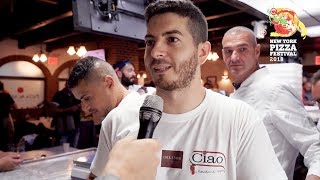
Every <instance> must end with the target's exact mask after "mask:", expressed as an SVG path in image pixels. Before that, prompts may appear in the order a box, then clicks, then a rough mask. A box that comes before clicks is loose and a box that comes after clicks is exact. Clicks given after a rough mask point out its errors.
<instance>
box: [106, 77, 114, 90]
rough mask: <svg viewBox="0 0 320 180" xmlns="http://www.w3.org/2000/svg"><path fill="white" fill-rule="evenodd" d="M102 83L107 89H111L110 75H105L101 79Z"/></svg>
mask: <svg viewBox="0 0 320 180" xmlns="http://www.w3.org/2000/svg"><path fill="white" fill-rule="evenodd" d="M103 83H104V85H105V86H106V87H107V88H111V87H113V86H114V79H113V77H111V76H110V75H106V76H104V77H103Z"/></svg>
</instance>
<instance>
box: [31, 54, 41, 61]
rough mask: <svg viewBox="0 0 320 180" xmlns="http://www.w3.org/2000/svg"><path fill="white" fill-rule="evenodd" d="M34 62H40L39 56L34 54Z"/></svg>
mask: <svg viewBox="0 0 320 180" xmlns="http://www.w3.org/2000/svg"><path fill="white" fill-rule="evenodd" d="M32 60H33V61H34V62H38V61H39V60H40V57H39V55H38V54H34V55H33V57H32Z"/></svg>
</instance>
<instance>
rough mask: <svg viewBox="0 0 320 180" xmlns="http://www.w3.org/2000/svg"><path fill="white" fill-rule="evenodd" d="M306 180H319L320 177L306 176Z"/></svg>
mask: <svg viewBox="0 0 320 180" xmlns="http://www.w3.org/2000/svg"><path fill="white" fill-rule="evenodd" d="M306 180H320V177H319V176H315V175H309V176H307V178H306Z"/></svg>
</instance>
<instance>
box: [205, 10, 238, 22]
mask: <svg viewBox="0 0 320 180" xmlns="http://www.w3.org/2000/svg"><path fill="white" fill-rule="evenodd" d="M243 12H244V11H243V10H238V11H233V12H228V13H223V14H218V15H213V16H207V17H206V20H207V21H209V20H213V19H218V18H222V17H226V16H232V15H236V14H240V13H243Z"/></svg>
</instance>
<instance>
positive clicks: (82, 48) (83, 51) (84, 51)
mask: <svg viewBox="0 0 320 180" xmlns="http://www.w3.org/2000/svg"><path fill="white" fill-rule="evenodd" d="M86 53H87V50H86V47H84V46H80V48H79V49H78V51H77V55H78V56H79V57H82V56H84V55H85V54H86Z"/></svg>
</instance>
